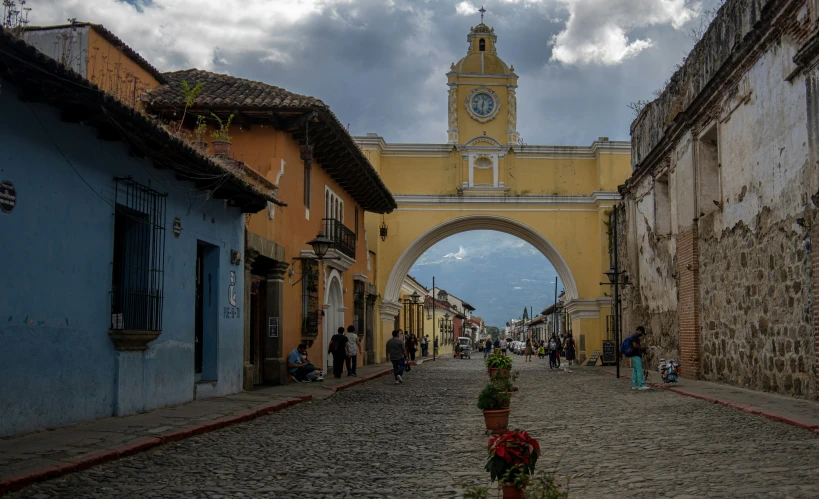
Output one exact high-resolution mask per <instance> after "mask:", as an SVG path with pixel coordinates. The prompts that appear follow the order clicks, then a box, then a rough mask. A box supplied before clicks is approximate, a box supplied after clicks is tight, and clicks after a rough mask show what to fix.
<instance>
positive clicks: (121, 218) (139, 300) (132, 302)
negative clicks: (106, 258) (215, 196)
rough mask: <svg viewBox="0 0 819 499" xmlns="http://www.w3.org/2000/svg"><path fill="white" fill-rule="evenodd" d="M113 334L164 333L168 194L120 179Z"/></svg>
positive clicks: (116, 205) (116, 208)
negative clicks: (136, 331)
mask: <svg viewBox="0 0 819 499" xmlns="http://www.w3.org/2000/svg"><path fill="white" fill-rule="evenodd" d="M114 183H115V190H114V213H113V215H114V255H113V260H112V262H111V263H112V265H111V266H112V283H111V325H110V328H111V329H112V330H141V331H162V311H163V300H164V296H165V295H164V289H165V263H164V262H165V234H166V232H165V222H166V220H165V211H166V205H167V197H168V194H167V193H164V194H163V193H160V192H158V191H155V190H153V189H151V188H150V186H144V185H141V184H139V183H137V182H135V181H134V180H133V179H132V178H131V177H125V178H120V177H116V178H114Z"/></svg>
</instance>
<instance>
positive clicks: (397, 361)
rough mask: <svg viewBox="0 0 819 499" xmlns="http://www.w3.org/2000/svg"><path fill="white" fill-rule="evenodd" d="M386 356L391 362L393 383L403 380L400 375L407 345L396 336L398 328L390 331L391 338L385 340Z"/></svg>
mask: <svg viewBox="0 0 819 499" xmlns="http://www.w3.org/2000/svg"><path fill="white" fill-rule="evenodd" d="M387 358H388V359H390V361H391V362H392V371H393V376H395V384H396V385H397V384H400V383H403V382H404V379H403V378H402V377H401V376H402V375H403V374H404V363H405V359H406V358H407V347H406V346H405V345H404V342H403V341H402V340H401V338H399V337H398V330H397V329H395V330H393V332H392V338H391V339H390V340H388V341H387Z"/></svg>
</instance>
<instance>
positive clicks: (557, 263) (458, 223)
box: [382, 215, 578, 312]
mask: <svg viewBox="0 0 819 499" xmlns="http://www.w3.org/2000/svg"><path fill="white" fill-rule="evenodd" d="M470 230H495V231H498V232H505V233H506V234H510V235H513V236H516V237H519V238H521V239H523V240H524V241H526V242H527V243H529V244H531V245H532V246H534V247H535V249H537V250H538V251H540V252H541V253H542V254H543V256H545V257H546V259H547V260H549V263H551V264H552V266H554V268H555V270H556V271H557V275H558V276H559V277H560V280H561V282H562V283H563V288H564V290H565V293H566V299H567V301H569V302H571V301H572V300H576V299H577V298H578V291H577V283H576V282H575V280H574V276H573V275H572V272H571V270H570V269H569V265H568V264H567V263H566V260H564V259H563V256H561V254H560V252H558V251H557V248H555V247H554V246H553V245H552V243H550V242H549V240H548V239H546V238H545V237H543V236H542V235H541V234H540V233H539V232H537V231H536V230H534V229H532V228H531V227H529V226H527V225H524V224H522V223H520V222H518V221H516V220H512V219H511V218H506V217H500V216H497V215H468V216H463V217H458V218H453V219H452V220H447V221H446V222H443V223H441V224H439V225H436V226H435V227H433V228H431V229H429V230H428V231H426V232H424V233H423V234H421V235H420V236H419V237H418V239H416V240H415V241H414V242H413V243H412V244H410V245H409V247H408V248H407V249H406V250H404V252H403V253H402V254H401V256H400V257H399V258H398V261H397V262H395V266H393V268H392V271H391V272H390V277H389V279H388V280H387V287H386V289H385V290H384V300H383V302H382V310H383V311H384V312H387V310H384V309H394V310H395V311H397V309H398V300H399V292H400V290H401V283H402V282H403V280H404V277H405V276H406V275H407V273H409V271H410V269H411V268H412V265H413V264H414V263H415V262H416V261H417V260H418V259H419V258H420V257H421V255H423V254H424V252H425V251H426V250H428V249H429V248H430V247H432V246H433V245H434V244H435V243H437V242H438V241H441V240H443V239H446V238H447V237H449V236H452V235H455V234H458V233H461V232H467V231H470ZM384 305H386V307H385V306H384Z"/></svg>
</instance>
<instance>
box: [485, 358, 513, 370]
mask: <svg viewBox="0 0 819 499" xmlns="http://www.w3.org/2000/svg"><path fill="white" fill-rule="evenodd" d="M484 363H485V364H486V367H488V368H489V369H511V368H512V357H509V356H506V355H490V356H489V357H487V358H486V360H485V361H484Z"/></svg>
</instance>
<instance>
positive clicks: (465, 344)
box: [458, 336, 472, 359]
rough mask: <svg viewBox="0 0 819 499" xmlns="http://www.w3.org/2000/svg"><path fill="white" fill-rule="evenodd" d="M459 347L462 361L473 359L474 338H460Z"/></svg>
mask: <svg viewBox="0 0 819 499" xmlns="http://www.w3.org/2000/svg"><path fill="white" fill-rule="evenodd" d="M458 346H459V347H460V352H461V356H460V358H461V359H471V358H472V338H469V337H467V336H461V337H460V338H458Z"/></svg>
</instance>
